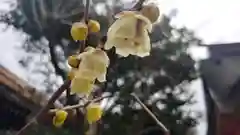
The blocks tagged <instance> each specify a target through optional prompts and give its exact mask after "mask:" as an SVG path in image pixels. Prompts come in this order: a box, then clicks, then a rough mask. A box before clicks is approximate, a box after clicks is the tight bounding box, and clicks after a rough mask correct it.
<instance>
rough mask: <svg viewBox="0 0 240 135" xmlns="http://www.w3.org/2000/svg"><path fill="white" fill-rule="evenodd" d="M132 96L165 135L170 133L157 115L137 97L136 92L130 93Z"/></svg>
mask: <svg viewBox="0 0 240 135" xmlns="http://www.w3.org/2000/svg"><path fill="white" fill-rule="evenodd" d="M131 96H133V98H134V99H135V100H136V101H137V102H138V103H139V104H140V105H141V106H142V107H143V109H144V110H145V111H146V112H147V113H148V114H149V115H150V116H151V117H152V118H153V120H154V121H155V122H156V123H157V125H158V126H159V127H160V128H161V129H162V130H163V131H164V133H165V135H170V133H169V130H168V129H167V128H166V127H165V126H164V125H163V123H162V122H160V121H159V120H158V119H157V117H156V116H155V115H154V114H153V113H152V112H151V111H150V110H149V109H148V108H147V107H146V105H145V104H144V103H143V102H142V101H141V100H140V99H139V98H138V96H137V95H136V94H134V93H133V94H131Z"/></svg>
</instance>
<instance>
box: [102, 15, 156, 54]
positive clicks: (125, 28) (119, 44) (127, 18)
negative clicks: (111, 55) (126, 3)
mask: <svg viewBox="0 0 240 135" xmlns="http://www.w3.org/2000/svg"><path fill="white" fill-rule="evenodd" d="M115 17H116V18H117V20H116V21H115V22H114V23H113V24H112V25H111V27H110V28H109V29H108V33H107V36H108V39H107V41H106V43H105V45H104V48H105V49H106V50H109V49H111V48H112V47H114V46H115V48H116V53H117V54H119V55H122V56H124V57H127V56H128V55H130V54H132V55H137V56H140V57H145V56H148V55H149V54H150V50H151V44H150V38H149V35H148V33H149V32H151V31H152V23H151V21H150V20H149V19H148V18H147V17H145V16H143V15H142V14H141V13H140V12H137V11H123V12H120V13H118V14H117V15H116V16H115Z"/></svg>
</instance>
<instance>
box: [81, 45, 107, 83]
mask: <svg viewBox="0 0 240 135" xmlns="http://www.w3.org/2000/svg"><path fill="white" fill-rule="evenodd" d="M79 58H80V60H81V63H80V65H79V68H78V72H77V73H76V78H78V77H80V78H85V79H88V80H95V79H97V80H98V81H99V82H104V81H106V73H107V67H108V66H109V58H108V56H107V54H106V52H104V51H103V50H101V49H100V48H93V47H87V48H86V51H85V52H83V53H81V54H80V55H79Z"/></svg>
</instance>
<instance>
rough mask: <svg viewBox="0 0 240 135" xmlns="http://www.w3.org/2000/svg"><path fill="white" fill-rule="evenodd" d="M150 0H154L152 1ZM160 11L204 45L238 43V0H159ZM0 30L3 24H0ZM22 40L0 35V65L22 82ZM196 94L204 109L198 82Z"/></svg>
mask: <svg viewBox="0 0 240 135" xmlns="http://www.w3.org/2000/svg"><path fill="white" fill-rule="evenodd" d="M3 1H5V0H0V10H2V9H5V10H7V9H9V8H8V5H6V4H3ZM153 1H154V0H153ZM159 3H160V6H161V9H162V11H163V12H164V13H168V12H169V11H170V10H171V9H173V8H177V9H178V14H177V17H176V18H175V19H174V20H173V24H174V25H176V26H178V27H181V26H187V27H188V28H189V29H192V30H194V32H195V33H196V35H197V36H198V37H199V38H200V39H202V40H203V41H204V43H206V44H211V43H223V42H238V41H239V40H240V25H239V24H240V19H238V18H237V16H239V14H240V8H239V5H240V0H159ZM0 28H4V25H2V24H0ZM22 39H23V36H22V35H21V33H18V32H15V31H13V30H11V29H8V30H7V31H4V32H1V33H0V43H1V45H0V56H1V59H0V63H1V64H3V65H4V66H5V67H7V68H9V69H10V70H11V71H12V72H14V73H16V74H17V75H19V76H20V77H22V78H23V79H27V76H28V74H27V71H26V70H24V69H21V68H20V67H19V65H18V63H17V61H16V59H17V57H18V55H20V54H18V53H17V51H16V46H19V44H20V43H21V41H22ZM192 50H193V54H194V58H199V57H203V56H205V55H206V50H205V49H199V48H193V49H192ZM192 89H194V90H196V92H197V96H196V97H197V99H198V100H199V103H198V104H197V105H196V107H195V108H197V109H200V110H204V103H203V100H202V91H201V84H200V81H197V82H196V83H194V85H193V86H192ZM200 130H201V132H200V134H199V135H203V134H204V130H205V123H204V122H202V125H201V126H200Z"/></svg>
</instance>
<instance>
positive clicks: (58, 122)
mask: <svg viewBox="0 0 240 135" xmlns="http://www.w3.org/2000/svg"><path fill="white" fill-rule="evenodd" d="M67 116H68V113H67V112H66V111H64V110H58V111H56V112H55V116H54V117H53V125H54V126H56V127H61V126H62V125H63V124H64V122H65V120H66V119H67Z"/></svg>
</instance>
